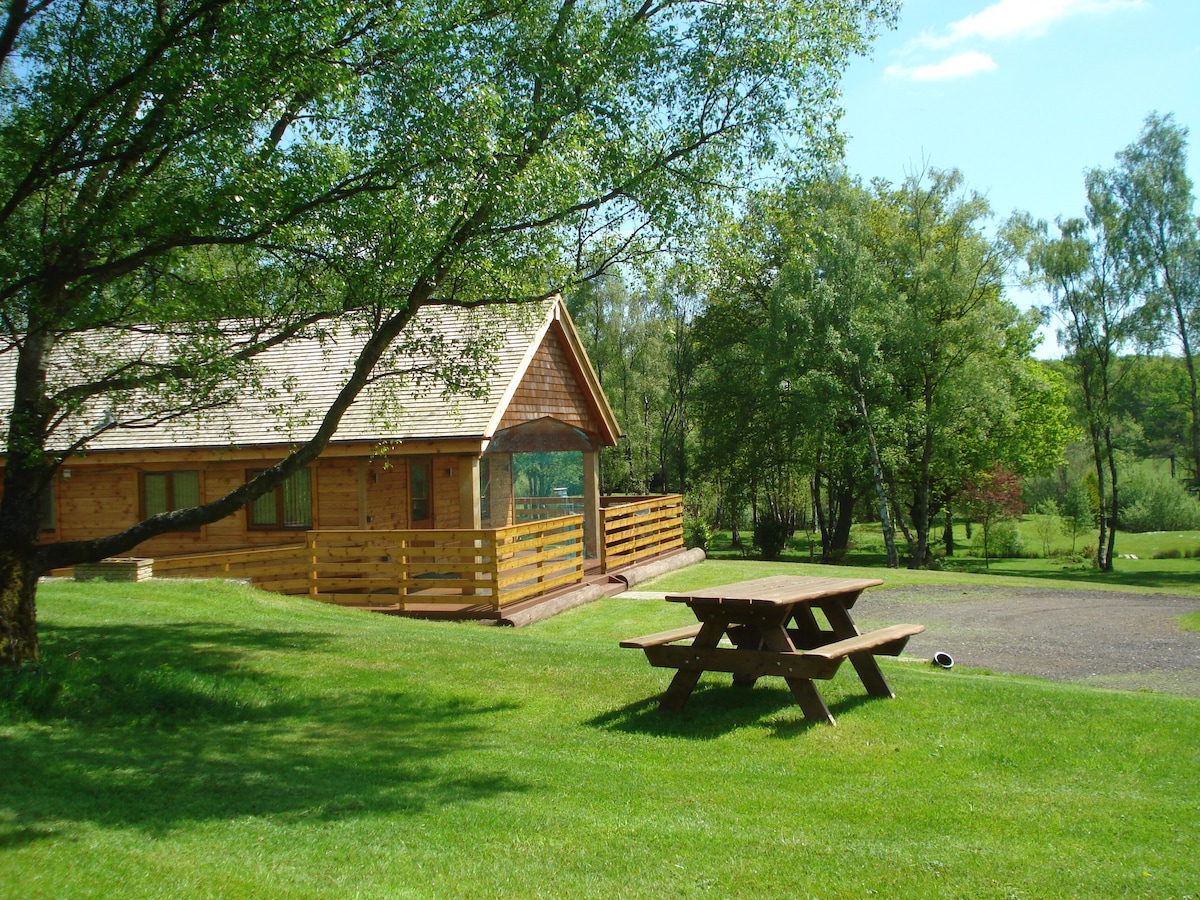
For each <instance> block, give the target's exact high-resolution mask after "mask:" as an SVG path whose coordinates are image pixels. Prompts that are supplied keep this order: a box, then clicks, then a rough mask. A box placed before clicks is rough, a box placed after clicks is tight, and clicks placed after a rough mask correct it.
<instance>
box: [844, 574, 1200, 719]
mask: <svg viewBox="0 0 1200 900" xmlns="http://www.w3.org/2000/svg"><path fill="white" fill-rule="evenodd" d="M1197 609H1200V598H1197V597H1177V596H1166V595H1158V594H1120V593H1113V592H1109V591H1056V590H1043V589H1040V588H1008V587H993V588H966V587H929V586H924V587H919V588H918V587H914V588H890V589H886V590H881V591H869V592H868V593H866V594H864V595H863V597H862V598H860V599H859V601H858V604H857V605H856V606H855V608H854V617H855V621H856V622H857V623H858V624H859V627H860V628H863V629H864V630H865V629H866V627H868V626H870V627H878V626H880V625H887V624H891V623H896V622H920V623H922V624H924V625H925V631H924V633H922V634H919V635H917V636H916V637H914V638H913V639H912V640H911V641H909V644H908V647H907V648H906V649H905V655H906V656H922V657H925V658H926V659H930V658H932V657H933V655H934V653H936V652H938V651H944V652H946V653H949V654H950V655H951V656H952V657H953V659H954V663H955V665H956V666H957V665H961V666H967V667H970V668H976V669H988V670H991V671H993V672H1004V673H1008V674H1013V675H1035V676H1038V677H1040V678H1052V679H1056V680H1059V681H1075V682H1080V683H1083V684H1091V685H1096V686H1097V687H1107V688H1117V689H1120V690H1152V691H1160V692H1162V693H1171V694H1183V695H1186V696H1190V697H1200V633H1197V632H1194V631H1183V630H1181V629H1180V628H1179V626H1178V624H1177V623H1176V621H1175V620H1176V619H1177V618H1178V617H1179V616H1181V615H1183V614H1184V613H1189V612H1194V611H1195V610H1197Z"/></svg>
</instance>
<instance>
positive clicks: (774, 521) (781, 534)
mask: <svg viewBox="0 0 1200 900" xmlns="http://www.w3.org/2000/svg"><path fill="white" fill-rule="evenodd" d="M791 536H792V526H791V523H790V522H788V521H787V520H785V519H784V517H783V516H780V515H779V514H778V513H776V512H773V511H771V510H765V511H760V512H759V514H758V520H757V521H756V522H755V523H754V546H755V547H757V548H758V553H759V556H761V557H762V558H763V559H765V560H767V561H772V560H777V559H779V557H780V555H781V554H782V553H783V548H784V547H786V546H787V542H788V539H789V538H790V537H791Z"/></svg>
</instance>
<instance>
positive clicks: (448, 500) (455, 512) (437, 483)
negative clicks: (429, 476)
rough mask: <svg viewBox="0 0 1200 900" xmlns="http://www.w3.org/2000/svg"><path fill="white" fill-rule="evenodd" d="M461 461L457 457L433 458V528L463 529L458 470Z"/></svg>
mask: <svg viewBox="0 0 1200 900" xmlns="http://www.w3.org/2000/svg"><path fill="white" fill-rule="evenodd" d="M461 462H462V461H461V460H460V459H459V458H458V457H457V456H435V457H434V458H433V480H432V485H431V487H432V489H433V527H434V528H461V527H462V520H461V519H460V518H459V492H458V468H459V465H460V464H461Z"/></svg>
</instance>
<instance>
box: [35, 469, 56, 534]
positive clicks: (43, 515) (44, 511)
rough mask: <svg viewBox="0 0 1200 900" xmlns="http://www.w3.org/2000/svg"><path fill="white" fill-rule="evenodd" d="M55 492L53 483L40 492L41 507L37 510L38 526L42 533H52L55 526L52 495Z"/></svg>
mask: <svg viewBox="0 0 1200 900" xmlns="http://www.w3.org/2000/svg"><path fill="white" fill-rule="evenodd" d="M56 490H57V488H56V486H55V484H54V482H53V481H51V482H50V483H49V484H47V485H46V489H45V490H44V491H42V498H41V506H40V507H39V508H38V524H39V525H40V526H41V529H42V531H53V530H54V529H55V528H56V527H57V525H56V521H55V516H54V494H55V491H56Z"/></svg>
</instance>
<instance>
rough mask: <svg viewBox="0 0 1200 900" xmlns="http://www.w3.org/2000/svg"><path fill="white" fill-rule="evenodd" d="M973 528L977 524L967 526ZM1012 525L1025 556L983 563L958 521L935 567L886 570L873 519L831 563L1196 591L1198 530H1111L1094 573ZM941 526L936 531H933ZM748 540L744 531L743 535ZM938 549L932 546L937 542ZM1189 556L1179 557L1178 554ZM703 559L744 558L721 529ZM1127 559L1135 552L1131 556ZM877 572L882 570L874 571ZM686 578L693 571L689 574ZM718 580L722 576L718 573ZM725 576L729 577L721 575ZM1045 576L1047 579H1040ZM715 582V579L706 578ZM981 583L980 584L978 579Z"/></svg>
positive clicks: (787, 562)
mask: <svg viewBox="0 0 1200 900" xmlns="http://www.w3.org/2000/svg"><path fill="white" fill-rule="evenodd" d="M975 528H976V531H978V528H979V526H975ZM1020 530H1021V533H1022V536H1023V538H1024V543H1025V551H1026V553H1027V554H1028V555H1027V556H1024V557H1022V558H1019V559H992V560H990V561H989V562H987V563H986V564H985V561H984V560H983V558H982V557H978V556H974V555H972V554H971V552H970V541H969V540H968V539H967V536H966V529H965V527H964V526H962V525H961V524H960V525H956V526H955V541H956V543H957V550H956V552H955V554H954V556H952V557H949V558H943V559H941V560H939V564H940V566H941V569H940V571H938V572H933V573H927V572H916V573H908V570H907V569H904V568H901V569H898V570H890V571H889V570H887V569H885V568H884V566H885V563H886V557H885V555H884V550H883V538H882V536H881V533H880V527H879V525H878V524H873V525H856V526H854V531H853V537H852V542H853V545H854V546H853V547H852V549H851V551H850V552H849V553H848V554H847V556H846V565H845V566H839V567H838V569H837V571H838V573H839V574H847V575H848V574H851V573H853V574H855V575H860V574H861V575H868V576H870V577H882V578H886V579H887V581H888V584H891V585H899V584H910V583H913V582H912V580H911V579H914V578H915V579H917V581H918V582H920V581H921V580H923V579H925V578H926V577H929V579H930V581H931V583H943V584H973V583H977V582H975V581H974V580H973V577H974V576H982V577H984V578H989V577H993V576H999V577H1004V578H1005V580H1004V581H1002V582H1001V583H1003V584H1014V585H1020V586H1026V587H1030V586H1038V587H1060V588H1064V589H1072V588H1074V589H1086V590H1117V591H1150V592H1162V593H1171V594H1184V595H1196V596H1200V532H1198V531H1185V532H1161V531H1159V532H1152V533H1147V534H1129V533H1126V532H1118V534H1117V540H1116V556H1117V559H1115V560H1114V566H1113V571H1112V572H1100V571H1098V570H1097V569H1096V566H1095V564H1094V562H1092V561H1087V560H1082V559H1078V558H1071V557H1069V556H1060V555H1051V556H1050V557H1042V556H1035V555H1034V554H1035V553H1040V552H1041V543H1040V540H1039V538H1038V537H1037V535H1036V529H1035V525H1034V523H1033V522H1032V520H1031V519H1030V518H1029V517H1026V519H1025V520H1024V521H1023V522H1022V523H1021V525H1020ZM940 535H941V532H940V531H939V532H938V535H937V536H938V537H940ZM744 539H745V540H747V541H748V540H749V536H748V535H746V536H744ZM1095 541H1096V535H1095V534H1094V533H1089V534H1088V535H1087V536H1085V537H1082V538H1080V539H1079V540H1078V541H1077V542H1076V543H1077V548H1076V549H1077V550H1079V551H1082V550H1083V549H1084V547H1085V545H1086V544H1088V543H1089V542H1090V543H1091V544H1092V545H1094V544H1095ZM1070 544H1071V542H1070V539H1069V538H1067V537H1064V536H1063V535H1056V536H1055V539H1054V542H1053V543H1052V544H1051V553H1052V554H1057V553H1064V554H1065V553H1067V552H1069V551H1070ZM899 549H900V555H901V560H900V562H901V566H902V567H903V566H905V565H907V559H906V557H905V556H904V554H905V552H906V548H905V545H904V542H903V540H900V544H899ZM938 549H939V550H940V546H939V548H938ZM1164 553H1167V554H1173V553H1178V554H1180V556H1179V558H1155V557H1156V554H1164ZM1189 553H1190V554H1191V556H1185V555H1183V554H1189ZM709 555H710V562H715V561H721V562H727V563H731V564H737V563H739V562H747V561H750V560H749V558H748V556H747V555H746V554H743V553H742V552H739V551H736V550H733V549H731V548H730V547H729V533H728V532H720V533H718V534H717V537H716V540H715V542H714V547H713V550H712V552H711V553H710V554H709ZM819 556H820V549H819V545H815V546H813V547H812V548H811V549H810V547H809V544H808V542H807V541H806V540H805V539H804V538H803V537H802V536H798V537H797V539H796V540H794V541H792V542H791V544H790V545H789V548H788V550H787V551H786V552H785V553H784V555H783V557H782V558H781V560H780V562H781V563H782V564H784V569H783V570H782V571H789V572H791V571H798V570H796V569H795V568H794V565H793V564H797V563H799V564H802V565H803V564H808V563H809V562H811V561H813V560H815V559H816V558H819ZM1129 557H1136V559H1131V558H1129ZM810 571H811V573H814V574H815V573H818V572H820V573H823V574H829V572H830V569H829V568H828V567H824V566H822V567H820V568H815V569H812V570H810ZM880 572H884V573H885V574H883V575H880ZM692 577H696V576H695V575H694V574H693V576H692ZM722 580H726V579H722ZM727 580H733V579H727ZM1047 582H1051V583H1050V584H1048V583H1047ZM712 583H713V584H718V583H720V582H719V581H714V582H712ZM978 583H983V582H978ZM691 586H694V585H674V584H673V585H672V586H671V587H670V588H668V589H669V590H684V589H686V588H687V587H691Z"/></svg>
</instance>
